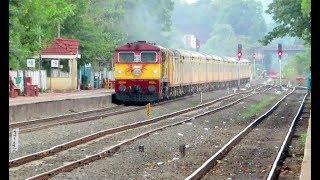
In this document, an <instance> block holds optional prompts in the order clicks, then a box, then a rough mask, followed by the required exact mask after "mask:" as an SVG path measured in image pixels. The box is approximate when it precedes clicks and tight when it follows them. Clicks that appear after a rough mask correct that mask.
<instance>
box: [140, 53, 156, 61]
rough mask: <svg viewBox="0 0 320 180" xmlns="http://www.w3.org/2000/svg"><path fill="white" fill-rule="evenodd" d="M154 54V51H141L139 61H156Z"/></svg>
mask: <svg viewBox="0 0 320 180" xmlns="http://www.w3.org/2000/svg"><path fill="white" fill-rule="evenodd" d="M156 55H157V54H156V53H155V52H141V62H156V61H157V56H156Z"/></svg>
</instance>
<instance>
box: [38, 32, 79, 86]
mask: <svg viewBox="0 0 320 180" xmlns="http://www.w3.org/2000/svg"><path fill="white" fill-rule="evenodd" d="M79 45H80V42H79V40H77V39H66V38H60V37H59V38H56V39H55V41H54V42H53V43H51V44H50V45H49V46H48V47H47V48H46V49H44V50H42V51H41V56H40V64H41V66H42V67H43V68H44V69H46V70H47V73H48V78H47V87H48V89H49V90H52V91H65V90H71V91H72V90H77V59H78V58H81V55H80V54H79Z"/></svg>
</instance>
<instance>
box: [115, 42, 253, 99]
mask: <svg viewBox="0 0 320 180" xmlns="http://www.w3.org/2000/svg"><path fill="white" fill-rule="evenodd" d="M238 66H239V67H238ZM238 68H239V77H240V78H239V79H240V83H241V84H244V83H248V82H249V81H250V79H251V77H252V71H251V63H250V61H248V60H246V59H241V60H240V61H238V60H237V59H235V58H232V57H219V56H215V55H209V54H205V53H200V52H194V51H189V50H183V49H170V48H166V47H162V46H160V45H157V44H155V43H150V42H147V41H136V42H129V43H126V44H123V45H121V46H118V47H116V48H115V51H114V77H115V85H114V88H115V92H114V93H113V94H112V101H113V102H115V103H130V102H137V103H139V102H140V103H148V102H149V103H153V102H159V101H162V100H168V99H172V98H176V97H180V96H184V95H190V94H193V93H197V92H200V91H202V92H204V91H210V90H214V89H216V88H224V87H232V86H236V85H237V84H238Z"/></svg>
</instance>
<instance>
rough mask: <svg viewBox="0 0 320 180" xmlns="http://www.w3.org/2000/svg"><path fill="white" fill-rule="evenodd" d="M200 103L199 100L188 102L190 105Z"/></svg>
mask: <svg viewBox="0 0 320 180" xmlns="http://www.w3.org/2000/svg"><path fill="white" fill-rule="evenodd" d="M199 104H200V101H191V102H190V105H191V106H197V105H199Z"/></svg>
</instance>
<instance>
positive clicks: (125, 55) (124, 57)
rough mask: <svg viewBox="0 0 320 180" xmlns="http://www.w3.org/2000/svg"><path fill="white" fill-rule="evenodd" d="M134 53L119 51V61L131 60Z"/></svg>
mask: <svg viewBox="0 0 320 180" xmlns="http://www.w3.org/2000/svg"><path fill="white" fill-rule="evenodd" d="M133 61H134V54H133V52H120V53H119V62H133Z"/></svg>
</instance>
